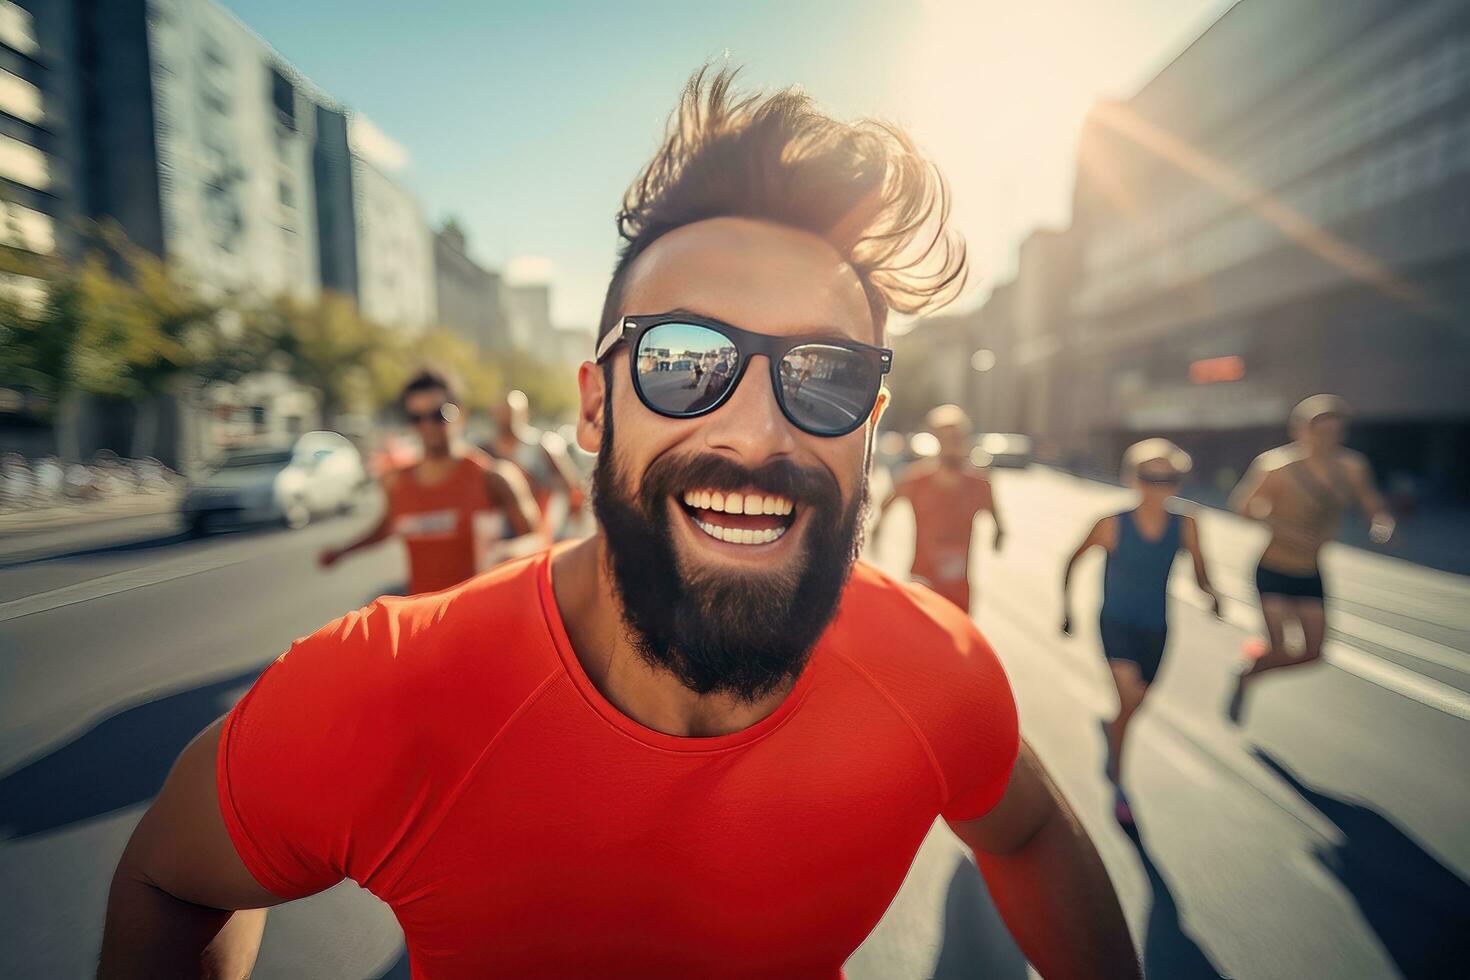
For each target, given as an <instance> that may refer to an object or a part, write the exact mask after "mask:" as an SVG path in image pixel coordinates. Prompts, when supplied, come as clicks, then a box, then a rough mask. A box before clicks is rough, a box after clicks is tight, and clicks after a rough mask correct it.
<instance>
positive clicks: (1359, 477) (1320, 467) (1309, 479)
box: [1228, 395, 1394, 722]
mask: <svg viewBox="0 0 1470 980" xmlns="http://www.w3.org/2000/svg"><path fill="white" fill-rule="evenodd" d="M1348 414H1349V413H1348V405H1347V402H1345V401H1343V400H1342V399H1341V398H1339V397H1337V396H1336V395H1313V396H1312V397H1310V398H1307V399H1305V400H1304V401H1303V402H1302V403H1301V404H1300V405H1298V406H1297V407H1296V408H1294V409H1293V410H1292V413H1291V422H1290V424H1291V436H1292V439H1293V441H1292V442H1291V443H1290V444H1288V445H1285V446H1280V447H1278V448H1276V449H1272V450H1269V451H1267V452H1264V453H1262V454H1261V455H1260V456H1258V457H1256V460H1255V462H1254V463H1252V464H1251V468H1250V469H1249V470H1248V471H1246V474H1245V477H1244V478H1243V479H1242V480H1241V481H1240V486H1238V487H1236V488H1235V492H1234V493H1233V494H1231V499H1230V505H1231V508H1232V509H1233V510H1234V511H1235V512H1236V513H1238V514H1242V515H1244V516H1245V517H1250V518H1254V519H1256V520H1259V521H1264V522H1265V523H1266V525H1267V527H1269V528H1270V529H1271V541H1270V543H1269V544H1267V545H1266V550H1265V552H1264V553H1262V555H1261V561H1260V565H1259V566H1258V567H1257V568H1256V591H1257V593H1259V594H1260V597H1261V614H1262V616H1263V618H1264V619H1265V621H1266V637H1267V639H1266V642H1265V643H1262V642H1261V641H1260V640H1253V641H1249V642H1247V644H1246V649H1245V662H1244V663H1243V664H1242V665H1241V667H1240V673H1239V677H1238V678H1237V679H1236V684H1235V693H1234V695H1233V696H1232V697H1231V699H1230V707H1229V709H1228V713H1229V715H1230V719H1231V720H1232V721H1236V722H1238V721H1240V717H1241V712H1242V711H1243V709H1244V707H1245V695H1246V688H1247V684H1248V683H1253V682H1254V680H1255V679H1256V678H1258V677H1260V676H1261V675H1262V674H1265V673H1267V672H1268V671H1272V670H1280V669H1282V668H1284V667H1304V666H1306V665H1307V664H1310V663H1315V662H1316V661H1317V660H1318V659H1320V658H1321V656H1322V640H1323V638H1324V637H1325V636H1326V634H1327V615H1326V612H1325V610H1324V608H1323V600H1324V593H1323V588H1322V572H1321V569H1320V568H1319V567H1318V563H1317V557H1318V554H1319V552H1321V550H1322V546H1323V545H1324V544H1326V543H1327V542H1328V541H1331V540H1332V538H1333V537H1334V536H1335V535H1336V534H1337V529H1338V525H1339V524H1340V523H1341V522H1342V517H1343V514H1344V513H1345V512H1346V511H1347V510H1348V509H1349V508H1351V507H1352V506H1353V505H1354V504H1356V505H1357V506H1358V507H1359V508H1360V509H1361V510H1362V512H1363V513H1364V514H1365V515H1367V516H1368V519H1369V521H1370V522H1371V526H1370V528H1369V532H1368V533H1369V537H1371V538H1372V540H1373V541H1374V542H1375V543H1377V544H1387V543H1388V541H1389V540H1390V539H1392V538H1393V532H1394V520H1393V517H1392V516H1391V515H1390V514H1389V513H1388V509H1387V508H1386V507H1385V506H1384V503H1383V498H1382V497H1380V496H1379V495H1378V490H1377V488H1376V487H1375V486H1374V483H1373V470H1372V468H1371V467H1370V466H1369V465H1368V461H1367V460H1366V459H1364V458H1363V456H1362V455H1361V454H1360V453H1356V452H1353V451H1352V450H1351V449H1344V448H1343V445H1342V441H1343V436H1344V435H1345V434H1346V432H1347V421H1348ZM1288 623H1295V624H1297V626H1298V627H1299V628H1300V629H1301V631H1302V648H1301V650H1300V652H1296V653H1293V652H1292V650H1291V649H1290V645H1289V644H1288V642H1287V637H1286V630H1287V624H1288Z"/></svg>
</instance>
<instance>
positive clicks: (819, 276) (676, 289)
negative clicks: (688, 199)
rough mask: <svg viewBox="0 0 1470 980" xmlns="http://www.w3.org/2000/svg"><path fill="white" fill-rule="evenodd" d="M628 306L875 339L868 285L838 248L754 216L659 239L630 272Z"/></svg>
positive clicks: (764, 329)
mask: <svg viewBox="0 0 1470 980" xmlns="http://www.w3.org/2000/svg"><path fill="white" fill-rule="evenodd" d="M622 308H623V312H624V313H629V314H647V313H662V312H665V311H667V310H673V309H687V310H693V311H696V312H699V313H703V314H705V315H708V316H712V317H716V318H718V319H721V320H726V321H728V322H730V323H733V324H736V325H738V326H741V327H745V328H746V329H749V330H756V331H759V332H761V333H771V334H782V333H788V334H790V333H802V332H806V331H811V330H833V331H835V332H838V333H842V334H848V335H850V336H852V337H854V338H855V339H858V340H863V341H869V342H871V340H872V339H873V321H872V313H871V311H870V310H869V307H868V300H867V294H866V293H865V292H864V290H863V286H862V281H861V280H860V279H859V278H858V276H857V273H856V272H855V271H854V270H853V268H852V266H851V265H850V264H848V262H847V261H846V260H845V259H844V258H843V256H842V255H841V254H839V253H838V251H837V250H836V249H835V248H833V247H832V245H830V244H829V243H828V242H826V241H824V240H823V239H821V238H820V237H818V236H816V235H813V234H811V233H809V232H805V231H801V230H799V229H795V228H788V227H785V226H782V225H776V224H771V223H768V222H763V221H755V220H751V219H747V218H731V217H725V218H711V219H708V220H706V221H700V222H696V223H694V224H691V225H685V226H683V227H681V228H676V229H674V230H673V231H671V232H669V233H668V234H666V235H664V236H662V237H661V238H659V239H658V240H657V241H655V242H654V243H653V244H652V245H650V246H649V247H648V248H647V250H645V251H644V252H643V254H641V255H639V256H638V258H637V259H635V260H634V262H633V265H632V267H631V268H630V269H629V275H628V280H627V285H626V286H625V287H624V290H623V302H622Z"/></svg>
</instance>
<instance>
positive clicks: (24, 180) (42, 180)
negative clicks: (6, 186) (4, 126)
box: [0, 136, 51, 191]
mask: <svg viewBox="0 0 1470 980" xmlns="http://www.w3.org/2000/svg"><path fill="white" fill-rule="evenodd" d="M0 177H7V178H9V179H10V180H13V181H15V182H16V183H18V184H25V185H26V186H27V187H34V188H35V189H36V190H38V191H44V190H46V189H47V188H49V187H50V186H51V169H50V167H48V166H47V165H46V154H44V153H42V152H41V151H40V150H38V149H36V148H35V147H34V146H31V145H30V144H29V143H22V142H21V141H20V140H17V139H12V138H10V137H9V136H0Z"/></svg>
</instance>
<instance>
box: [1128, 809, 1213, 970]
mask: <svg viewBox="0 0 1470 980" xmlns="http://www.w3.org/2000/svg"><path fill="white" fill-rule="evenodd" d="M1122 829H1123V833H1124V834H1125V835H1126V836H1127V838H1128V839H1129V840H1130V841H1132V842H1133V846H1134V848H1136V849H1137V851H1138V860H1139V861H1140V862H1141V863H1142V864H1143V873H1144V874H1145V875H1146V876H1147V877H1148V887H1149V890H1150V891H1151V892H1152V893H1153V901H1152V903H1151V904H1150V905H1149V910H1148V933H1147V935H1145V937H1144V940H1143V972H1144V975H1145V976H1149V977H1168V978H1171V980H1172V978H1174V977H1182V978H1185V980H1194V978H1196V977H1203V978H1218V977H1220V976H1221V973H1220V971H1219V970H1217V969H1215V965H1214V964H1213V963H1211V962H1210V958H1209V957H1208V956H1206V955H1205V952H1204V950H1202V949H1200V948H1199V944H1198V943H1196V942H1195V941H1194V937H1193V936H1191V935H1190V934H1189V932H1188V931H1187V930H1185V928H1184V924H1183V923H1182V922H1180V921H1179V906H1178V904H1177V903H1175V901H1174V894H1173V893H1172V892H1170V891H1169V885H1168V882H1166V881H1164V876H1163V875H1162V874H1161V873H1160V872H1159V868H1158V866H1157V865H1156V864H1154V860H1153V857H1152V856H1151V855H1150V854H1149V852H1148V848H1147V847H1145V846H1144V844H1143V836H1142V835H1141V834H1139V832H1138V828H1137V827H1128V826H1124V827H1123V828H1122Z"/></svg>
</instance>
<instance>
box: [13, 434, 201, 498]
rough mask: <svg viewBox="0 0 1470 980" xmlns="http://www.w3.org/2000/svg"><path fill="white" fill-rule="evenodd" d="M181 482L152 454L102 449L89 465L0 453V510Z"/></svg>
mask: <svg viewBox="0 0 1470 980" xmlns="http://www.w3.org/2000/svg"><path fill="white" fill-rule="evenodd" d="M182 485H183V477H181V476H180V475H179V474H178V473H176V472H174V471H173V470H172V469H170V468H169V467H167V466H165V465H164V464H163V463H161V462H159V461H158V460H156V459H154V458H152V457H151V456H145V457H144V458H142V459H128V458H125V457H122V456H119V455H118V454H117V453H115V452H112V451H111V450H107V449H104V450H102V451H100V452H98V453H97V454H96V455H94V456H93V457H92V460H91V462H88V463H82V462H75V463H68V462H66V461H65V460H63V459H61V458H60V457H57V456H41V457H38V458H36V459H27V458H26V457H25V456H22V455H21V454H20V453H14V452H12V453H6V454H5V455H4V456H3V457H0V511H7V512H13V511H24V510H32V509H37V508H43V507H54V506H57V505H61V504H67V503H83V502H88V501H96V500H103V499H111V498H118V497H126V496H133V495H138V494H157V493H170V492H175V491H177V490H178V489H179V488H180V487H182Z"/></svg>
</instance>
